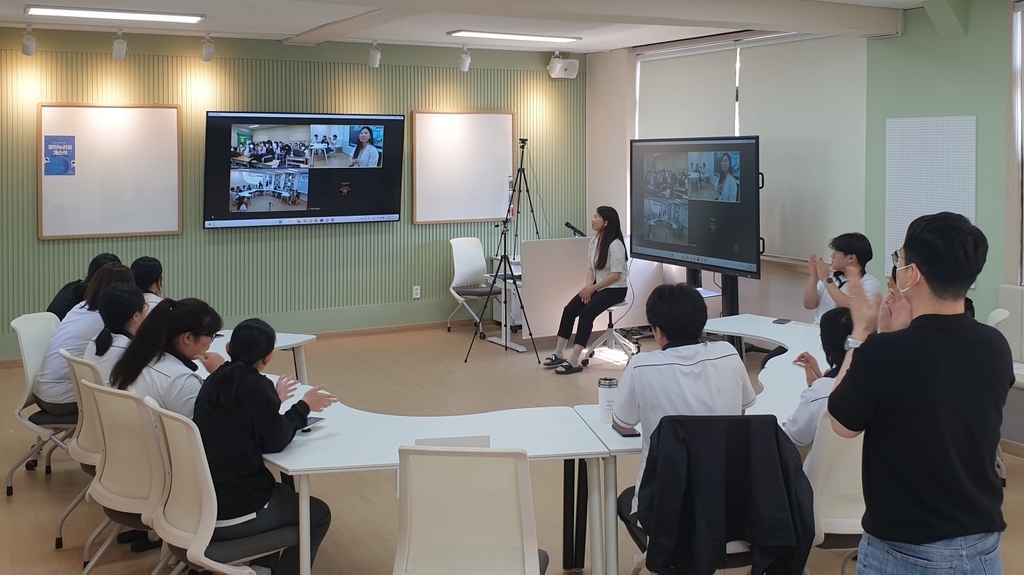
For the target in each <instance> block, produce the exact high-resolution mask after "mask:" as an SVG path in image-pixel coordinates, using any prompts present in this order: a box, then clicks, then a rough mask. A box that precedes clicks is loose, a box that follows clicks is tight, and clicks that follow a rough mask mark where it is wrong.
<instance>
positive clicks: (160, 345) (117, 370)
mask: <svg viewBox="0 0 1024 575" xmlns="http://www.w3.org/2000/svg"><path fill="white" fill-rule="evenodd" d="M223 325H224V323H223V321H222V320H221V318H220V315H218V314H217V312H216V311H214V309H213V308H212V307H210V306H209V304H207V303H206V302H204V301H201V300H198V299H194V298H188V299H183V300H177V301H176V300H173V299H170V298H166V299H164V300H163V301H161V302H160V303H159V304H157V306H156V307H155V308H153V309H152V311H150V312H149V315H148V316H147V317H146V321H144V322H142V326H141V327H139V331H138V333H136V334H135V337H134V338H133V339H132V343H131V344H130V345H129V346H128V349H127V350H126V351H125V352H124V355H123V356H121V360H120V361H118V362H117V365H115V366H114V369H113V371H111V372H110V385H111V386H113V387H116V388H118V389H128V387H129V386H130V385H131V384H132V383H134V382H135V380H136V379H137V378H138V377H139V375H140V374H141V373H142V370H143V369H145V368H146V366H147V365H149V364H150V363H151V362H152V361H154V360H157V359H159V358H161V357H163V355H164V352H166V351H167V350H170V349H174V345H175V342H176V340H177V339H178V336H180V335H182V334H184V333H191V334H192V335H193V336H195V337H199V336H202V335H207V336H210V337H213V336H214V335H216V333H217V332H218V331H219V330H220V328H221V327H222V326H223Z"/></svg>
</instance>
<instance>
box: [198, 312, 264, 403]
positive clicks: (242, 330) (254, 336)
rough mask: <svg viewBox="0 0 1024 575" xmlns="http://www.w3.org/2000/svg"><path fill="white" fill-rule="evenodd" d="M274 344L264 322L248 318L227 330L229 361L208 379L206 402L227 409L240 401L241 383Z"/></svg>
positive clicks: (242, 390)
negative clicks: (207, 400) (208, 393)
mask: <svg viewBox="0 0 1024 575" xmlns="http://www.w3.org/2000/svg"><path fill="white" fill-rule="evenodd" d="M276 341H277V334H275V333H274V328H272V327H270V324H268V323H267V322H265V321H263V320H261V319H257V318H252V319H247V320H245V321H243V322H241V323H239V324H238V325H237V326H235V328H234V329H233V330H231V341H230V342H229V345H228V356H230V358H231V361H229V362H228V363H226V364H224V365H223V366H221V368H220V369H218V370H217V371H216V372H215V373H214V374H213V375H212V376H210V379H209V380H208V383H207V385H209V386H210V400H211V401H212V403H213V406H214V407H215V408H216V409H231V408H233V407H234V406H236V405H238V404H239V403H240V402H241V396H242V394H243V392H244V389H243V385H242V383H243V382H244V381H245V379H246V377H247V376H248V374H249V373H250V372H251V371H253V370H254V368H253V366H254V365H256V364H257V363H259V362H260V361H262V360H264V359H266V357H267V356H268V355H270V353H271V352H272V351H274V345H275V343H276Z"/></svg>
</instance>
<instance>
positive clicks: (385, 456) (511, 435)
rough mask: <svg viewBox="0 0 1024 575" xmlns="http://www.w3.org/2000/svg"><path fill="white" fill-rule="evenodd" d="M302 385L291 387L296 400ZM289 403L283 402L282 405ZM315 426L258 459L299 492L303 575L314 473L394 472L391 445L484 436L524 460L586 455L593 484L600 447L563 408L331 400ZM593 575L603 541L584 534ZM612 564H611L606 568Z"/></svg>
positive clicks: (596, 504) (599, 567)
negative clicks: (439, 412) (442, 411)
mask: <svg viewBox="0 0 1024 575" xmlns="http://www.w3.org/2000/svg"><path fill="white" fill-rule="evenodd" d="M305 389H308V387H305V386H303V388H302V389H300V390H299V391H297V392H296V397H295V398H294V399H293V401H297V400H298V398H300V397H301V394H302V393H304V390H305ZM289 403H291V402H289ZM324 417H325V418H326V419H325V420H324V422H323V423H321V424H320V425H318V426H316V427H314V428H313V429H312V431H311V432H310V433H300V434H297V435H296V436H295V439H294V440H293V441H292V443H291V445H289V446H288V447H287V448H286V449H285V450H284V451H282V452H281V453H274V454H267V455H265V456H264V458H263V459H264V461H266V462H267V463H268V464H270V465H271V466H273V467H275V468H277V469H278V470H280V471H282V472H284V473H287V474H289V475H292V476H294V477H295V480H296V486H297V487H298V491H299V550H300V551H299V555H300V566H301V567H300V573H301V574H302V575H309V572H310V556H309V478H310V475H313V474H318V473H337V472H344V471H363V470H370V469H397V468H398V448H399V447H400V446H402V445H414V444H415V442H416V440H417V439H425V438H438V437H461V436H474V435H489V436H490V438H491V446H492V447H497V448H516V449H524V450H526V453H527V455H528V456H529V458H530V459H531V460H548V459H586V460H587V477H588V480H589V481H590V482H591V484H592V485H598V484H599V483H598V482H599V481H600V471H599V467H598V460H599V459H600V458H605V457H607V456H608V450H607V449H606V448H605V446H604V444H603V443H602V442H601V441H600V440H599V439H598V438H597V436H595V435H594V433H593V432H592V431H591V430H590V428H589V427H588V426H587V425H586V423H584V422H583V420H582V419H580V417H579V416H577V414H576V413H575V412H574V411H573V410H572V409H571V408H568V407H536V408H525V409H510V410H505V411H494V412H490V413H478V414H473V415H456V416H443V417H406V416H397V415H384V414H379V413H371V412H366V411H360V410H358V409H353V408H351V407H348V406H347V405H344V404H340V403H338V404H335V405H332V406H331V407H329V408H327V409H326V410H325V411H324ZM588 507H589V510H590V529H591V533H592V534H597V533H600V532H601V523H600V521H601V519H600V518H601V499H600V493H599V490H597V489H594V490H593V492H592V493H591V494H590V496H589V500H588ZM591 540H592V543H591V562H592V564H593V566H592V568H593V573H594V575H604V574H605V570H604V549H603V545H602V543H603V539H602V538H601V537H599V536H592V537H591ZM613 569H614V567H613Z"/></svg>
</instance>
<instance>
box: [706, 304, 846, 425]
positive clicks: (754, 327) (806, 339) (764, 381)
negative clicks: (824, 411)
mask: <svg viewBox="0 0 1024 575" xmlns="http://www.w3.org/2000/svg"><path fill="white" fill-rule="evenodd" d="M774 319H775V318H771V317H763V316H759V315H750V314H743V315H734V316H727V317H716V318H713V319H709V320H708V323H707V326H705V328H704V331H705V332H708V333H717V334H721V335H733V336H738V337H751V338H755V339H761V340H765V341H770V342H772V343H775V344H777V345H781V346H784V347H785V348H786V353H784V354H782V355H780V356H776V357H773V358H772V359H770V360H769V361H768V364H767V365H766V366H765V368H764V369H763V370H761V373H759V374H758V376H757V379H758V381H760V382H761V385H763V386H764V391H762V392H761V393H760V394H758V396H757V403H755V404H754V406H753V407H751V408H750V409H748V410H747V413H749V414H751V415H755V414H772V415H775V416H776V417H778V418H779V420H780V421H784V420H785V419H786V418H788V417H789V414H791V413H793V410H794V409H796V406H797V405H798V404H799V403H800V393H801V392H802V391H803V390H804V389H806V388H807V376H806V375H805V373H804V370H803V368H802V367H798V366H796V365H793V360H794V359H796V357H797V356H798V355H800V354H801V353H803V352H805V351H806V352H810V354H811V355H813V356H814V357H815V359H817V360H818V365H819V366H820V367H821V368H822V369H823V370H825V369H827V366H828V362H827V361H825V352H824V351H822V349H821V335H820V334H821V330H820V329H819V328H818V326H816V325H813V324H809V323H801V322H796V321H792V322H789V323H787V324H777V323H772V322H773V321H774Z"/></svg>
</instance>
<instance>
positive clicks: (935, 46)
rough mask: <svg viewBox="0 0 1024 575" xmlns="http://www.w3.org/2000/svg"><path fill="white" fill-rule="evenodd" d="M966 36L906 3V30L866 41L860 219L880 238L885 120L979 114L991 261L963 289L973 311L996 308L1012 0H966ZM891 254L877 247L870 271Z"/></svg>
mask: <svg viewBox="0 0 1024 575" xmlns="http://www.w3.org/2000/svg"><path fill="white" fill-rule="evenodd" d="M968 5H969V14H968V19H967V35H966V37H963V38H958V39H943V38H940V37H939V35H938V32H937V31H936V29H935V27H934V26H933V25H932V23H931V20H930V19H929V18H928V15H927V14H926V13H925V11H924V10H923V9H917V10H908V11H907V12H906V18H905V31H904V34H903V35H902V36H899V37H895V38H886V39H877V40H870V41H869V42H868V72H867V74H868V77H867V122H868V125H867V173H866V185H867V190H866V194H865V196H866V197H865V223H866V228H867V235H868V237H869V238H871V241H872V244H874V245H875V246H884V245H885V120H886V118H907V117H931V116H976V117H977V119H978V120H977V121H978V123H977V143H978V147H977V154H978V157H977V187H976V196H977V204H976V206H977V207H976V215H977V224H978V226H979V227H980V228H981V229H982V230H983V231H984V232H985V235H986V236H987V237H988V241H989V253H988V261H987V263H986V265H985V269H984V271H983V272H982V274H981V276H980V277H979V278H978V282H977V287H976V289H974V290H972V291H971V293H970V294H968V295H969V296H970V297H971V298H972V299H973V300H974V301H975V305H976V306H977V310H978V317H982V318H984V317H986V315H987V314H988V313H989V312H990V311H991V310H992V309H994V308H996V307H997V299H998V287H999V284H1001V283H1003V281H1004V276H1005V272H1006V269H1005V266H1006V264H1005V257H1006V254H1007V251H1011V255H1012V252H1015V251H1017V250H1018V248H1017V247H1016V246H1008V245H1007V233H1006V223H1005V211H1006V194H1007V181H1006V169H1007V165H1006V163H1007V159H1006V158H1007V142H1008V141H1009V140H1008V137H1009V135H1010V134H1012V130H1013V128H1012V126H1011V125H1010V124H1009V121H1008V116H1007V111H1008V110H1009V106H1010V96H1009V82H1010V81H1011V80H1010V52H1011V49H1012V48H1011V27H1010V22H1011V20H1010V19H1011V2H1010V1H1009V0H971V2H969V3H968ZM887 265H889V259H888V257H886V256H885V255H883V254H876V257H875V259H874V260H873V261H872V262H871V263H870V264H869V266H868V267H869V272H871V273H872V274H874V275H875V276H876V277H882V276H883V274H884V269H885V266H887Z"/></svg>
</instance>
